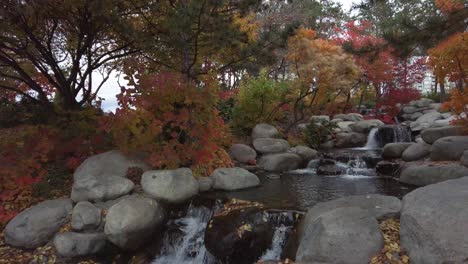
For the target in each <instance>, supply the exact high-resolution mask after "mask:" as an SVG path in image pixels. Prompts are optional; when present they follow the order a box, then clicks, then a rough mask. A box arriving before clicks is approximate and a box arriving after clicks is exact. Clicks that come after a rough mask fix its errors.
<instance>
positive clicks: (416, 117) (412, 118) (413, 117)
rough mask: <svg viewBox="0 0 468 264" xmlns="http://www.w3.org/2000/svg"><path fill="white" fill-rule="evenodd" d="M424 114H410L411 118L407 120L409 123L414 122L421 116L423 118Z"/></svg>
mask: <svg viewBox="0 0 468 264" xmlns="http://www.w3.org/2000/svg"><path fill="white" fill-rule="evenodd" d="M423 115H424V114H423V113H421V112H416V113H413V114H411V116H410V117H409V120H411V121H416V120H418V118H420V117H421V116H423Z"/></svg>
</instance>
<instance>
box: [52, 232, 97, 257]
mask: <svg viewBox="0 0 468 264" xmlns="http://www.w3.org/2000/svg"><path fill="white" fill-rule="evenodd" d="M105 245H106V235H104V233H74V232H67V233H61V234H57V235H56V236H55V238H54V246H55V249H57V252H58V253H59V255H61V256H63V257H79V256H86V255H91V254H95V253H98V252H99V251H101V250H102V249H103V248H104V246H105Z"/></svg>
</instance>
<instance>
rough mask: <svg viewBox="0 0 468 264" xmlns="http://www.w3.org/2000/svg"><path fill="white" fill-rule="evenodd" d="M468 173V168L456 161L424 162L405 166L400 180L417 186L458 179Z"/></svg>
mask: <svg viewBox="0 0 468 264" xmlns="http://www.w3.org/2000/svg"><path fill="white" fill-rule="evenodd" d="M467 175H468V168H467V167H465V166H462V165H459V164H456V163H453V164H438V163H424V164H415V165H410V166H408V167H406V168H404V169H403V170H402V172H401V175H400V181H401V182H403V183H407V184H412V185H416V186H425V185H429V184H434V183H438V182H442V181H446V180H451V179H457V178H461V177H464V176H467Z"/></svg>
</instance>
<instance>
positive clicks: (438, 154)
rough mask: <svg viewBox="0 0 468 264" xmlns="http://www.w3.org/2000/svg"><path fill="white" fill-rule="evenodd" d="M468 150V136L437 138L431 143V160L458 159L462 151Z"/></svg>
mask: <svg viewBox="0 0 468 264" xmlns="http://www.w3.org/2000/svg"><path fill="white" fill-rule="evenodd" d="M465 150H468V136H451V137H443V138H439V139H438V140H436V141H435V142H434V144H432V149H431V160H434V161H440V160H457V161H458V160H460V158H461V156H462V155H463V152H464V151H465Z"/></svg>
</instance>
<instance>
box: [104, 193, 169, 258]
mask: <svg viewBox="0 0 468 264" xmlns="http://www.w3.org/2000/svg"><path fill="white" fill-rule="evenodd" d="M164 218H165V212H164V209H163V208H162V206H161V205H160V204H159V203H158V202H156V201H155V200H153V199H150V198H148V197H144V196H141V195H132V196H128V197H126V198H125V199H122V200H120V201H119V202H118V203H116V204H115V205H113V206H112V207H111V208H110V209H109V211H108V213H107V216H106V224H105V226H104V233H105V234H106V236H107V239H108V240H109V241H111V242H112V243H113V244H115V245H117V246H118V247H120V248H122V249H131V250H133V249H136V248H138V247H139V246H141V245H142V244H144V243H145V242H146V240H147V239H149V238H151V236H152V235H153V233H154V231H155V230H157V229H158V228H160V227H161V226H162V224H163V221H164Z"/></svg>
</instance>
